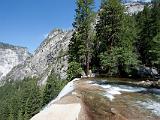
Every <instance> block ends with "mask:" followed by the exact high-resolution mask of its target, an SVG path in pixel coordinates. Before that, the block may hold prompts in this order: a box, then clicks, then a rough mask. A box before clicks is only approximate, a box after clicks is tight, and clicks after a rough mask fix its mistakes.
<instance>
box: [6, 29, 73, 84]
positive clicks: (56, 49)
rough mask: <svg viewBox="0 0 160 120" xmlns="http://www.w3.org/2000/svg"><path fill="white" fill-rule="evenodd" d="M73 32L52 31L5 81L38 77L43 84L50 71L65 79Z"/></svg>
mask: <svg viewBox="0 0 160 120" xmlns="http://www.w3.org/2000/svg"><path fill="white" fill-rule="evenodd" d="M72 33H73V31H62V30H58V29H57V30H53V31H52V32H51V33H50V34H49V35H48V36H47V38H46V39H45V40H44V41H43V42H42V43H41V45H40V46H39V48H38V49H37V50H36V51H35V54H34V55H33V56H32V57H30V58H28V59H27V60H26V61H25V62H23V63H22V64H19V65H18V66H16V67H14V68H13V69H12V71H11V72H10V73H9V74H7V76H6V77H5V79H12V80H22V79H23V78H24V77H32V76H37V77H40V84H43V83H44V82H45V81H46V79H47V77H48V75H49V74H50V72H51V70H54V72H55V73H57V74H58V75H60V77H61V79H65V78H66V77H67V76H66V70H67V67H68V64H67V61H68V59H67V50H68V44H69V41H70V39H71V37H72Z"/></svg>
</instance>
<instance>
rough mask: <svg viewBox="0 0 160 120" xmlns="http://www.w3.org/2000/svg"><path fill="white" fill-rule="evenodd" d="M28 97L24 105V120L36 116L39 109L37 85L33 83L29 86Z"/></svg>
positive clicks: (39, 101)
mask: <svg viewBox="0 0 160 120" xmlns="http://www.w3.org/2000/svg"><path fill="white" fill-rule="evenodd" d="M30 87H31V88H30V90H31V92H30V95H29V96H28V99H27V101H26V105H25V118H26V119H27V118H31V117H33V116H34V115H35V114H37V113H38V112H39V111H40V108H41V94H40V90H39V87H38V86H37V83H36V82H35V81H33V83H32V84H31V86H30Z"/></svg>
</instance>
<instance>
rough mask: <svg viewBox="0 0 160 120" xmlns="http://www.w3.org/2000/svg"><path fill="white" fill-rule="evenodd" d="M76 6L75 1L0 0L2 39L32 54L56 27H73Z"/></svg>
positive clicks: (0, 32) (97, 3)
mask: <svg viewBox="0 0 160 120" xmlns="http://www.w3.org/2000/svg"><path fill="white" fill-rule="evenodd" d="M100 1H101V0H95V10H97V9H98V8H99V6H100ZM75 8H76V5H75V0H0V42H4V43H9V44H13V45H18V46H23V47H27V48H28V49H29V51H30V52H31V53H33V52H34V50H35V49H36V48H37V47H38V46H39V45H40V43H41V42H42V41H43V40H44V38H45V36H46V35H47V34H48V33H49V32H50V31H52V30H53V29H54V28H61V29H71V28H72V22H73V21H74V15H75Z"/></svg>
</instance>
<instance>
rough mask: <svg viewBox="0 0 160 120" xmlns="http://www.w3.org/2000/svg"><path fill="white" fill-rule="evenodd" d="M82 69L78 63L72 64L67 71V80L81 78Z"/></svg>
mask: <svg viewBox="0 0 160 120" xmlns="http://www.w3.org/2000/svg"><path fill="white" fill-rule="evenodd" d="M82 71H83V70H82V68H81V65H80V64H79V63H77V62H71V63H69V66H68V70H67V75H68V77H67V80H69V81H70V80H72V79H74V78H76V77H80V76H81V73H82Z"/></svg>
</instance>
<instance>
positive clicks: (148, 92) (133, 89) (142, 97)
mask: <svg viewBox="0 0 160 120" xmlns="http://www.w3.org/2000/svg"><path fill="white" fill-rule="evenodd" d="M91 84H92V85H94V86H98V87H101V88H103V89H104V91H103V92H101V93H100V94H101V95H103V96H105V97H106V99H107V100H108V102H110V105H111V108H115V109H116V110H117V111H118V113H120V114H122V115H123V116H125V117H126V118H129V120H160V89H156V88H143V87H138V86H133V85H131V84H127V83H126V84H123V83H122V82H117V81H116V82H115V80H110V79H97V80H95V81H94V82H91Z"/></svg>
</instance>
